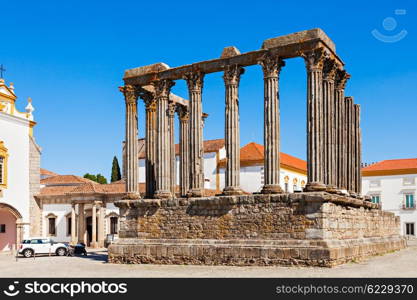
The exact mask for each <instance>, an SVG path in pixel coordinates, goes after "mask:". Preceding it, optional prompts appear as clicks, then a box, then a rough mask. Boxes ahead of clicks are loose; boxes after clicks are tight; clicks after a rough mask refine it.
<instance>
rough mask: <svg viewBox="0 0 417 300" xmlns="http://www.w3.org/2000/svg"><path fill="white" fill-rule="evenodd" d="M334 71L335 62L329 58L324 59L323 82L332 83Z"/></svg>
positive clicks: (335, 68)
mask: <svg viewBox="0 0 417 300" xmlns="http://www.w3.org/2000/svg"><path fill="white" fill-rule="evenodd" d="M336 70H337V64H336V61H335V60H334V59H331V58H326V59H325V60H324V63H323V80H327V81H333V80H334V79H335V76H336Z"/></svg>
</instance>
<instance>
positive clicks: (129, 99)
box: [119, 85, 138, 104]
mask: <svg viewBox="0 0 417 300" xmlns="http://www.w3.org/2000/svg"><path fill="white" fill-rule="evenodd" d="M119 90H120V91H121V92H122V93H123V95H124V96H125V101H126V103H128V104H131V103H136V101H137V100H138V91H137V88H136V87H135V86H133V85H125V86H121V87H119Z"/></svg>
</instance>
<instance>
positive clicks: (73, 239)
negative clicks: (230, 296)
mask: <svg viewBox="0 0 417 300" xmlns="http://www.w3.org/2000/svg"><path fill="white" fill-rule="evenodd" d="M76 218H77V216H76V214H75V203H71V244H72V245H75V244H76V243H77V233H76V232H75V230H76V228H75V227H76V226H75V222H76Z"/></svg>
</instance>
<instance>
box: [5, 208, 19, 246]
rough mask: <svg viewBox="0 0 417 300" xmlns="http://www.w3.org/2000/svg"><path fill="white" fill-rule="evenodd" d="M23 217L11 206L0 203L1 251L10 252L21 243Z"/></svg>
mask: <svg viewBox="0 0 417 300" xmlns="http://www.w3.org/2000/svg"><path fill="white" fill-rule="evenodd" d="M21 219H22V216H21V215H20V213H19V212H18V211H17V210H16V209H15V208H14V207H12V206H11V205H9V204H6V203H0V251H10V250H12V249H13V248H14V247H15V245H16V244H17V243H20V239H21V229H20V227H19V228H17V224H20V222H21Z"/></svg>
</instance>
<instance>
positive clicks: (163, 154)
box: [154, 80, 174, 198]
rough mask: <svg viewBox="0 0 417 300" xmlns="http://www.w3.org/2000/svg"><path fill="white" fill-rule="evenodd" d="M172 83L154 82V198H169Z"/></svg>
mask: <svg viewBox="0 0 417 300" xmlns="http://www.w3.org/2000/svg"><path fill="white" fill-rule="evenodd" d="M173 85H174V82H172V81H170V80H159V81H156V82H154V87H155V93H156V95H155V96H156V101H157V110H156V112H157V118H156V119H157V122H156V123H157V126H156V128H157V131H156V135H157V139H156V149H157V151H156V153H157V155H156V171H155V173H156V191H155V197H156V198H170V197H171V188H170V175H169V172H170V159H169V154H170V147H169V140H170V138H169V129H168V98H169V93H170V90H171V87H172V86H173Z"/></svg>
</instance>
